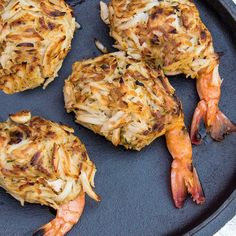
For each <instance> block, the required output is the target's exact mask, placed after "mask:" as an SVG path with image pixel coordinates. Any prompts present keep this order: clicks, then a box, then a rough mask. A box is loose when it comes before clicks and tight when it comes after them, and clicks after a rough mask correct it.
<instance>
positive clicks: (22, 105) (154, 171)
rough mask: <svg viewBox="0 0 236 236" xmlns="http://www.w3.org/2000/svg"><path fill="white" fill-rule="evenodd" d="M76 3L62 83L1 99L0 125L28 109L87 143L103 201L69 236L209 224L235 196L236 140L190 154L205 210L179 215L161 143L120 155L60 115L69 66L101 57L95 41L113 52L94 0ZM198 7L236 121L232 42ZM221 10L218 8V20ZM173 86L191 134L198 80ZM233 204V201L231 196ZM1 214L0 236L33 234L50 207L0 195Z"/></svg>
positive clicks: (225, 102) (229, 208)
mask: <svg viewBox="0 0 236 236" xmlns="http://www.w3.org/2000/svg"><path fill="white" fill-rule="evenodd" d="M68 2H76V1H68ZM81 2H82V3H81V4H78V5H77V6H75V7H74V15H75V16H76V18H77V21H78V22H79V23H80V24H81V25H82V29H81V30H78V31H77V32H76V34H75V37H74V40H73V45H72V50H71V52H70V54H69V55H68V56H67V58H66V60H65V62H64V64H63V67H62V69H61V70H60V73H59V78H57V79H56V80H55V81H54V82H53V83H52V84H50V85H49V87H48V88H47V89H46V90H45V91H44V90H42V89H41V88H38V89H35V90H32V91H27V92H23V93H20V94H17V95H12V96H9V95H5V94H3V93H2V92H0V110H1V113H0V119H1V121H3V120H5V119H6V118H7V116H8V114H9V113H14V112H16V111H19V110H22V109H29V110H31V111H32V112H33V114H34V115H40V116H43V117H45V118H47V119H51V120H54V121H57V122H62V123H65V124H68V125H70V126H72V127H74V128H75V131H76V134H77V135H78V136H79V137H80V138H81V140H82V141H83V142H84V143H85V144H86V146H87V149H88V152H89V154H90V157H91V159H92V160H93V161H94V162H95V163H96V165H97V169H98V172H97V174H96V178H95V180H96V191H97V192H98V193H99V194H101V196H102V202H101V203H99V204H97V203H95V202H94V201H92V200H91V199H89V198H87V204H86V208H85V211H84V214H83V216H82V217H81V220H80V222H79V223H78V224H77V225H76V226H75V227H74V228H73V230H72V231H71V233H70V234H69V235H78V234H79V235H80V236H85V235H86V236H88V235H89V236H93V235H94V236H95V235H99V236H100V235H101V236H111V235H135V236H139V235H148V236H149V235H178V234H182V233H186V232H187V231H189V230H191V229H193V228H194V227H196V226H197V225H199V224H200V223H202V222H203V221H204V220H206V219H207V218H208V219H210V218H209V217H210V216H211V215H212V214H213V213H214V212H216V210H217V209H218V208H219V207H220V206H221V205H222V204H223V202H225V201H226V200H227V199H228V198H229V196H230V194H231V193H233V191H234V190H235V187H236V135H235V134H233V135H230V136H228V137H226V139H225V140H224V141H222V142H221V143H217V142H213V141H212V140H211V139H210V138H209V137H206V138H205V140H204V144H203V145H201V146H197V147H193V152H194V155H193V157H194V163H195V166H196V167H197V170H198V173H199V176H200V179H201V182H202V185H203V188H204V191H205V195H206V203H205V204H204V205H203V206H197V205H196V204H194V203H193V202H192V200H191V199H190V198H188V200H187V201H186V204H185V207H184V208H183V209H180V210H177V209H175V208H174V206H173V202H172V199H171V192H170V166H171V157H170V155H169V153H168V151H167V149H166V146H165V140H164V138H160V139H158V140H156V141H155V142H153V143H152V144H151V145H150V146H149V147H147V148H145V149H144V150H142V151H141V152H134V151H125V150H124V149H123V148H115V147H113V146H112V145H111V144H110V143H109V142H107V141H105V139H104V138H102V137H100V136H97V135H94V134H93V133H92V132H91V131H89V130H87V129H85V128H83V127H81V126H79V125H77V124H75V123H74V122H73V118H74V117H73V115H72V114H71V115H68V114H66V112H65V110H64V102H63V94H62V88H63V84H64V80H65V79H66V78H67V77H68V75H69V74H70V72H71V65H72V63H73V62H75V61H76V60H80V59H82V58H89V57H94V56H96V55H99V52H98V51H97V50H96V48H95V46H94V38H95V37H96V38H98V39H99V40H100V41H102V42H103V43H104V44H105V45H106V46H108V48H110V49H111V45H112V40H111V39H110V38H109V36H108V29H107V28H106V26H105V25H104V24H103V23H102V22H101V20H100V18H99V0H86V1H81ZM195 2H196V3H197V5H198V7H199V9H200V12H201V16H202V19H203V21H204V22H205V23H206V25H207V27H208V28H209V29H210V31H211V32H212V35H213V38H214V42H215V48H216V51H218V52H224V56H223V57H222V59H221V66H220V73H221V75H222V78H223V79H224V82H223V86H222V98H221V103H220V107H221V109H222V110H223V112H224V113H225V114H226V115H227V116H229V117H230V118H231V119H232V120H234V121H236V110H235V104H236V92H235V91H236V82H235V74H236V73H235V72H236V63H235V62H236V47H235V39H234V38H233V34H232V33H231V32H230V31H229V26H226V25H225V23H223V21H222V20H221V19H220V18H219V16H218V15H217V14H216V12H215V11H213V10H212V9H211V8H210V7H209V6H207V5H205V3H204V2H205V1H199V0H196V1H195ZM220 10H221V9H218V11H219V13H220ZM235 30H236V29H234V31H235ZM181 77H183V78H181ZM171 83H172V85H173V86H174V87H175V88H176V91H177V94H178V96H179V97H180V98H181V100H182V102H183V106H184V112H185V115H186V124H187V126H188V127H189V126H190V122H191V117H192V114H193V111H194V108H195V106H196V104H197V101H198V96H197V93H196V90H195V81H193V80H190V79H189V80H186V79H184V76H180V77H179V78H172V79H171ZM230 199H231V200H232V199H235V193H233V195H232V196H231V198H230ZM225 205H226V208H224V206H223V208H224V210H223V213H221V214H219V217H217V218H216V219H215V220H214V221H212V222H211V223H209V222H208V221H207V222H206V221H205V222H206V224H207V225H208V227H205V224H203V225H202V226H201V227H200V231H198V230H195V231H192V233H196V232H197V231H198V232H197V234H198V235H212V234H213V233H214V232H215V231H216V230H218V229H219V228H220V227H221V226H223V224H224V223H225V222H226V221H227V220H229V219H230V217H232V216H233V214H235V213H236V202H235V201H233V200H232V201H231V202H230V203H229V205H228V203H226V204H225ZM0 207H1V208H0V228H1V230H0V235H14V236H18V235H19V236H22V235H31V234H32V232H33V231H34V230H35V229H37V228H38V227H39V226H41V225H42V224H44V223H47V222H48V221H49V220H50V219H52V218H53V217H54V215H53V214H52V213H51V212H50V211H49V210H48V208H47V207H42V206H39V205H32V204H26V206H25V207H21V206H20V204H19V202H17V201H16V200H14V199H13V198H12V197H10V196H9V195H8V194H7V193H5V191H4V190H2V189H1V190H0ZM216 215H218V214H216ZM213 218H214V217H213ZM211 220H212V219H210V220H209V221H211ZM208 223H209V224H208ZM202 227H203V229H202Z"/></svg>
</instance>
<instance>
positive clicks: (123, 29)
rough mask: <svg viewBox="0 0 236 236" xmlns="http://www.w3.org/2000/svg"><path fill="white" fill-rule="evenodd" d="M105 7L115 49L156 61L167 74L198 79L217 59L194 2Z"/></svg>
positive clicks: (117, 1)
mask: <svg viewBox="0 0 236 236" xmlns="http://www.w3.org/2000/svg"><path fill="white" fill-rule="evenodd" d="M102 6H103V7H102V8H101V9H103V13H102V16H105V15H107V17H106V18H107V20H105V21H106V23H108V24H109V26H110V33H111V36H112V37H113V38H114V39H115V40H116V44H115V47H116V48H118V49H121V50H124V51H126V52H127V53H128V54H129V55H132V56H133V57H135V58H142V57H143V58H145V59H146V60H150V61H154V62H155V63H156V64H157V65H160V66H161V68H162V69H163V70H164V72H165V73H166V74H178V73H184V74H186V75H187V76H191V77H192V78H195V77H196V76H197V74H198V72H199V71H200V70H201V69H203V68H204V67H207V66H208V65H210V63H211V61H212V60H214V61H215V60H217V58H218V56H217V54H215V53H214V48H213V44H212V37H211V34H210V32H209V31H208V30H207V28H206V27H205V25H204V24H203V23H202V21H201V19H200V17H199V12H198V10H197V8H196V6H195V4H194V3H193V2H192V1H189V0H181V1H175V0H164V1H160V0H155V1H153V0H139V1H137V0H132V1H128V0H111V2H110V4H109V7H108V9H107V8H106V7H105V5H104V4H102ZM107 11H108V12H107ZM103 18H104V17H103Z"/></svg>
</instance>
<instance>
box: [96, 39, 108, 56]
mask: <svg viewBox="0 0 236 236" xmlns="http://www.w3.org/2000/svg"><path fill="white" fill-rule="evenodd" d="M94 43H95V45H96V47H97V49H98V50H99V51H101V52H102V53H104V54H106V53H108V50H107V48H106V47H105V46H104V45H103V44H102V43H101V42H100V41H99V40H98V39H95V40H94Z"/></svg>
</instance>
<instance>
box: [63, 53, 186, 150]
mask: <svg viewBox="0 0 236 236" xmlns="http://www.w3.org/2000/svg"><path fill="white" fill-rule="evenodd" d="M64 96H65V106H66V109H67V111H68V112H71V111H73V112H74V113H75V114H76V121H77V122H78V123H80V124H82V125H83V126H85V127H87V128H89V129H91V130H93V131H94V132H95V133H99V134H100V135H103V136H105V137H106V138H107V139H108V140H110V141H111V142H112V143H113V144H114V145H123V146H125V147H126V148H132V149H136V150H140V149H141V148H143V147H144V146H146V145H148V144H149V143H151V142H152V141H153V140H154V139H155V138H157V137H159V136H161V135H163V134H164V133H165V132H166V129H167V128H168V127H169V126H170V125H171V124H172V123H173V122H174V120H176V119H177V118H179V117H180V116H182V110H181V104H180V102H179V101H178V99H177V98H176V97H175V94H174V89H173V88H172V87H171V85H170V84H169V82H168V79H167V78H166V77H164V75H163V73H162V72H161V71H160V70H159V69H156V68H152V67H151V65H148V64H145V63H144V62H143V61H136V60H134V59H131V58H129V57H127V56H126V55H125V53H124V52H116V53H111V54H106V55H103V56H100V57H97V58H95V59H90V60H86V61H81V62H76V63H75V64H74V65H73V72H72V75H71V76H70V77H69V79H68V80H67V81H66V82H65V87H64Z"/></svg>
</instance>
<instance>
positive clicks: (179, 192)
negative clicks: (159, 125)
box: [166, 120, 205, 208]
mask: <svg viewBox="0 0 236 236" xmlns="http://www.w3.org/2000/svg"><path fill="white" fill-rule="evenodd" d="M180 122H181V123H176V124H175V126H174V127H172V128H171V129H169V130H168V131H167V132H166V143H167V147H168V150H169V152H170V153H171V155H172V157H173V159H174V160H173V162H172V167H171V190H172V196H173V200H174V204H175V206H176V207H177V208H182V207H183V205H184V201H185V199H186V197H187V194H188V193H189V194H191V196H192V198H193V200H194V201H195V202H196V203H197V204H202V203H204V202H205V197H204V193H203V190H202V186H201V183H200V181H199V178H198V175H197V171H196V169H195V168H193V166H192V146H191V141H190V138H189V135H188V132H187V130H186V128H185V126H184V123H183V121H182V120H180Z"/></svg>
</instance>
